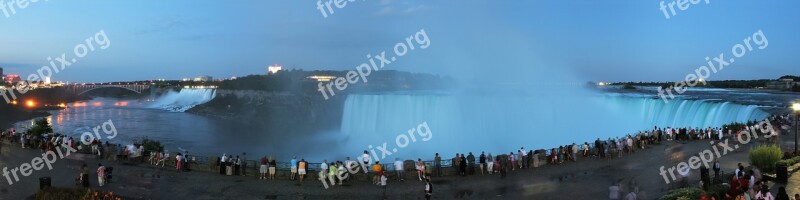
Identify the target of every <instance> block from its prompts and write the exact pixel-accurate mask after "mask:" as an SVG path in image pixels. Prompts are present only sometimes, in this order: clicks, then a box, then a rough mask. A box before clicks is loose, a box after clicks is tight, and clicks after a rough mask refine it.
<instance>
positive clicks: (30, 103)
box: [25, 100, 36, 108]
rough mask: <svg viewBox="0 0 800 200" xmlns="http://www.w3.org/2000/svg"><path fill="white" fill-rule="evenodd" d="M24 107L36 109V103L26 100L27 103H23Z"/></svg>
mask: <svg viewBox="0 0 800 200" xmlns="http://www.w3.org/2000/svg"><path fill="white" fill-rule="evenodd" d="M25 105H26V106H28V107H31V108H33V107H36V102H35V101H33V100H28V101H26V102H25Z"/></svg>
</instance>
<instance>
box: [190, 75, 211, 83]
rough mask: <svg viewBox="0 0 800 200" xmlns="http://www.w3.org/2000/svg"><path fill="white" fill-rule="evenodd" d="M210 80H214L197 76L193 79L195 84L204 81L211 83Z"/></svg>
mask: <svg viewBox="0 0 800 200" xmlns="http://www.w3.org/2000/svg"><path fill="white" fill-rule="evenodd" d="M211 80H214V79H213V78H211V76H198V77H195V78H194V81H196V82H205V81H211Z"/></svg>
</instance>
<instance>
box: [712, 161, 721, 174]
mask: <svg viewBox="0 0 800 200" xmlns="http://www.w3.org/2000/svg"><path fill="white" fill-rule="evenodd" d="M713 168H714V178H716V177H718V176H719V170H720V168H721V166H720V164H719V159H716V158H715V159H714V166H713Z"/></svg>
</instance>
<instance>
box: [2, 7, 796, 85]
mask: <svg viewBox="0 0 800 200" xmlns="http://www.w3.org/2000/svg"><path fill="white" fill-rule="evenodd" d="M7 1H8V0H6V2H7ZM191 2H192V3H187V2H176V1H96V0H95V1H88V0H87V1H67V0H49V1H44V0H40V1H39V2H36V3H31V4H30V5H28V7H26V8H24V9H20V8H17V9H16V13H15V14H12V15H10V16H9V17H4V16H3V13H0V67H3V68H5V73H7V74H8V73H15V74H20V75H23V76H27V75H28V74H32V73H35V72H36V70H37V69H39V68H40V67H42V66H45V65H49V64H48V63H49V61H48V60H47V58H48V57H58V56H60V55H61V54H62V53H67V55H71V54H74V53H73V48H74V47H75V46H76V45H78V44H81V43H85V40H86V39H87V38H89V37H92V36H93V35H94V34H95V33H97V32H98V31H100V30H103V31H104V32H105V33H106V35H107V36H108V39H109V40H110V41H111V45H110V46H109V47H108V48H107V49H104V50H99V49H96V50H95V51H94V52H91V53H89V54H88V55H87V56H86V57H84V58H81V59H80V61H79V62H77V63H75V64H74V65H71V66H69V67H67V68H66V69H65V70H64V71H62V72H60V73H57V74H55V75H54V76H53V78H52V79H53V80H61V81H73V82H76V81H77V82H105V81H125V80H150V79H159V78H165V79H180V78H184V77H195V76H199V75H210V76H213V77H215V78H228V77H231V76H244V75H248V74H263V73H265V71H266V67H267V66H269V65H271V64H274V63H280V64H282V65H283V66H284V68H288V69H293V68H301V69H306V70H319V69H333V70H350V69H354V68H355V67H356V66H358V65H360V64H361V63H364V62H367V61H368V60H367V58H366V55H367V54H372V55H375V54H378V53H380V52H381V51H384V50H386V51H387V52H388V51H392V50H391V49H392V48H393V47H394V44H396V43H398V42H402V41H404V40H405V38H406V37H408V36H410V35H412V34H414V33H416V32H417V31H419V30H420V29H424V30H425V31H426V33H427V35H428V36H429V38H430V42H431V44H430V46H429V48H427V49H417V50H414V51H411V52H410V53H409V54H408V55H406V56H404V57H401V58H398V60H397V62H395V63H392V64H391V65H390V66H387V67H386V68H385V69H392V70H401V71H410V72H424V73H433V74H440V75H450V76H454V77H459V78H463V79H467V80H485V79H489V78H492V79H493V80H498V79H500V80H525V79H526V78H535V79H545V80H551V78H564V79H566V80H574V81H678V80H681V79H683V78H684V77H685V76H686V75H687V74H688V73H691V72H693V71H694V69H697V68H698V67H699V66H702V65H705V63H706V61H705V57H707V56H708V57H712V58H713V57H714V56H716V55H718V54H720V53H725V54H726V55H727V56H726V58H728V57H731V56H730V52H731V47H732V46H734V45H736V44H740V43H742V40H743V39H745V38H747V37H750V36H752V35H753V33H755V32H757V31H758V30H762V31H763V33H764V35H765V36H766V38H767V39H768V41H769V45H768V47H767V48H765V49H757V48H756V49H755V50H753V51H752V52H747V54H746V55H745V56H744V57H742V58H737V62H736V63H734V64H731V65H730V66H728V67H727V68H725V69H724V70H723V71H720V72H719V73H716V74H713V75H712V76H711V77H710V79H711V80H720V79H762V78H777V77H779V76H781V75H786V74H795V75H797V74H800V73H798V72H800V70H798V69H800V64H798V62H797V61H795V60H794V59H796V58H797V53H798V52H800V51H798V50H800V12H798V11H797V8H798V7H800V1H789V0H785V1H752V0H750V1H747V0H736V1H727V0H726V1H721V0H711V1H710V4H706V3H705V2H704V0H703V1H701V2H700V3H699V4H695V5H691V6H690V7H689V8H688V9H686V10H676V11H677V15H675V16H672V17H671V18H670V19H666V18H665V16H664V13H663V12H662V11H661V10H660V9H659V2H660V1H642V0H626V1H588V0H584V1H528V0H516V1H441V0H432V1H422V0H419V1H412V0H356V1H354V2H349V3H348V4H347V5H346V7H344V8H334V13H333V14H330V13H329V16H328V17H327V18H325V17H323V15H322V13H321V12H320V10H318V9H317V7H316V6H317V1H310V0H303V1H289V0H286V1H272V0H269V1H260V0H252V1H219V0H215V1H208V0H195V1H191ZM323 2H324V1H323ZM501 2H502V3H501ZM669 2H671V1H665V3H669ZM0 12H2V11H0Z"/></svg>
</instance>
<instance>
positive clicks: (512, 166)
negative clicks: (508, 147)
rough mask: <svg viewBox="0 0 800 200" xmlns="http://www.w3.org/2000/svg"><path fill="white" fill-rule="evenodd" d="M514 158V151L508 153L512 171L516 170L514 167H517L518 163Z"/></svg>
mask: <svg viewBox="0 0 800 200" xmlns="http://www.w3.org/2000/svg"><path fill="white" fill-rule="evenodd" d="M514 160H515V157H514V152H509V153H508V162H510V163H511V171H514V169H515V168H516V165H517V164H516V163H517V162H515V161H514Z"/></svg>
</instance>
